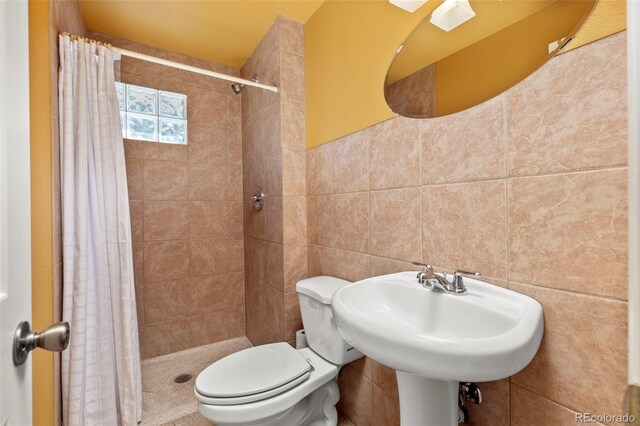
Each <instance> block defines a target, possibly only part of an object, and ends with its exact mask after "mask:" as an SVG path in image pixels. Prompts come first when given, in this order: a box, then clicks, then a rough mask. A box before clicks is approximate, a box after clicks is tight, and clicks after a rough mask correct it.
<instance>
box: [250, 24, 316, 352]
mask: <svg viewBox="0 0 640 426" xmlns="http://www.w3.org/2000/svg"><path fill="white" fill-rule="evenodd" d="M256 75H257V77H258V80H259V81H260V82H262V83H265V84H270V85H276V86H278V88H279V92H278V93H272V92H268V91H265V90H260V89H255V88H251V87H245V88H244V90H243V92H242V137H243V153H242V155H243V164H244V171H245V173H244V199H245V203H244V214H245V218H244V223H245V265H246V271H245V272H246V295H247V296H246V319H247V323H246V324H247V337H248V338H249V339H250V340H251V342H252V343H253V344H254V345H259V344H264V343H269V342H277V341H292V340H293V339H295V332H296V330H298V329H299V328H301V326H302V323H301V319H300V310H299V309H298V298H297V294H296V293H295V283H296V282H297V281H298V280H299V279H301V278H305V277H306V276H307V245H306V238H307V229H306V228H307V220H306V179H305V172H306V169H305V163H306V160H305V116H304V99H305V98H304V43H303V27H302V25H301V24H299V23H297V22H294V21H291V20H289V19H286V18H282V17H280V18H278V19H277V20H276V21H275V23H274V24H273V25H272V26H271V28H270V29H269V31H268V32H267V34H266V35H265V36H264V38H263V39H262V41H261V42H260V44H259V46H258V47H257V48H256V50H255V51H254V52H253V54H252V55H251V58H250V59H249V60H248V61H247V63H246V64H245V65H244V67H243V68H242V76H243V77H244V78H247V79H250V78H253V77H254V76H256ZM257 186H260V187H262V189H263V191H264V193H265V194H266V201H265V204H264V208H263V209H262V210H260V211H256V210H255V209H254V208H253V205H252V203H250V202H249V201H248V200H249V199H250V197H251V195H252V194H253V192H254V190H255V189H256V187H257Z"/></svg>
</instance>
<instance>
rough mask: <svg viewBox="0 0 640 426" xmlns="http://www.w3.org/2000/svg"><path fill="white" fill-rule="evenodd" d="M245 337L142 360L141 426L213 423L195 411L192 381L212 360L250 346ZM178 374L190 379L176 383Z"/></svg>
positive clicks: (196, 405) (196, 409) (197, 425)
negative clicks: (185, 375) (187, 375)
mask: <svg viewBox="0 0 640 426" xmlns="http://www.w3.org/2000/svg"><path fill="white" fill-rule="evenodd" d="M251 346H252V345H251V342H249V340H248V339H247V338H246V337H238V338H235V339H229V340H224V341H222V342H217V343H213V344H211V345H206V346H199V347H197V348H193V349H187V350H185V351H181V352H175V353H172V354H168V355H162V356H157V357H154V358H149V359H145V360H143V361H142V422H141V423H140V425H142V426H158V425H163V426H168V425H180V426H186V425H188V426H205V425H213V423H211V422H209V421H207V420H206V419H205V418H204V417H202V416H201V415H200V413H198V404H197V402H196V398H195V396H194V395H193V385H194V382H195V380H196V377H197V376H198V374H199V373H200V372H201V371H202V370H204V369H205V368H207V367H208V366H209V365H211V364H212V363H213V362H215V361H217V360H219V359H220V358H223V357H225V356H227V355H229V354H232V353H234V352H238V351H241V350H242V349H246V348H250V347H251ZM180 374H190V375H191V376H192V378H191V380H189V381H187V382H185V383H176V382H174V378H176V377H177V376H179V375H180Z"/></svg>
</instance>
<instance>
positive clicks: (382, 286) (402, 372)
mask: <svg viewBox="0 0 640 426" xmlns="http://www.w3.org/2000/svg"><path fill="white" fill-rule="evenodd" d="M416 274H417V272H401V273H397V274H391V275H384V276H380V277H374V278H370V279H366V280H363V281H358V282H356V283H354V284H351V285H349V286H346V287H343V288H342V289H340V290H338V291H337V292H336V294H335V295H334V297H333V300H332V308H333V318H334V321H335V323H336V325H337V327H338V330H339V331H340V333H341V334H342V336H343V338H344V339H345V340H347V341H348V342H349V343H350V344H352V345H353V346H354V347H355V348H356V349H358V350H359V351H361V352H362V353H364V354H365V355H367V356H369V357H370V358H372V359H374V360H376V361H378V362H380V363H382V364H384V365H386V366H388V367H391V368H394V369H395V370H396V371H397V372H398V373H397V374H398V385H399V387H400V406H401V410H400V411H401V417H402V419H401V421H402V424H407V425H410V424H423V425H424V424H434V425H436V424H437V425H444V424H456V423H457V392H458V382H482V381H491V380H498V379H502V378H505V377H509V376H511V375H513V374H515V373H517V372H518V371H520V370H522V369H523V368H524V367H525V366H526V365H527V364H528V363H529V362H530V361H531V360H532V359H533V357H534V355H535V354H536V352H537V350H538V347H539V346H540V341H541V340H542V334H543V315H542V307H541V306H540V304H539V303H538V302H537V301H535V300H534V299H532V298H530V297H528V296H525V295H522V294H519V293H516V292H514V291H511V290H508V289H505V288H502V287H498V286H495V285H492V284H488V283H485V282H482V281H480V280H476V279H471V278H465V279H464V282H465V285H466V287H467V293H466V294H464V295H453V294H446V293H439V292H435V291H432V290H430V289H427V288H424V287H422V286H421V285H420V284H418V282H417V279H416ZM403 386H404V387H405V389H404V392H403ZM424 392H427V393H431V395H430V396H424V395H422V396H421V397H418V396H417V395H415V394H416V393H420V394H424ZM403 394H404V396H406V398H404V399H405V400H404V401H403ZM412 394H413V395H412ZM443 395H446V396H447V397H446V398H445V399H446V401H443V400H442V398H443ZM407 398H408V399H409V400H407ZM416 398H417V400H416V401H415V403H416V404H418V405H419V406H416V407H413V406H412V407H411V410H412V411H413V414H412V416H411V417H407V416H408V414H407V415H405V411H406V410H404V409H403V408H406V409H409V408H408V406H407V404H409V405H412V402H411V401H410V400H411V399H416ZM425 398H426V399H427V400H431V401H434V406H433V407H431V408H430V409H431V411H432V412H431V413H422V417H420V416H418V417H415V412H416V410H418V411H424V410H425V409H427V408H428V407H426V406H428V405H429V404H425V402H424V401H425ZM403 403H404V404H403ZM403 406H404V407H403ZM445 406H446V407H447V410H449V411H454V413H444V414H445V415H444V417H442V416H440V417H438V415H437V414H438V413H435V412H433V411H434V410H435V411H441V409H442V408H443V407H445ZM425 416H426V417H425ZM453 417H455V419H454V418H453ZM434 419H435V420H434ZM454 420H455V422H454Z"/></svg>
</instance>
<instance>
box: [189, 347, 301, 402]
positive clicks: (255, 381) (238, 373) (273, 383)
mask: <svg viewBox="0 0 640 426" xmlns="http://www.w3.org/2000/svg"><path fill="white" fill-rule="evenodd" d="M310 370H311V366H310V365H309V362H307V360H306V359H305V358H304V357H303V356H302V355H301V354H300V352H298V351H297V350H295V349H294V348H292V347H291V346H290V345H289V344H287V343H272V344H268V345H262V346H256V347H253V348H249V349H245V350H242V351H240V352H236V353H234V354H231V355H229V356H227V357H225V358H223V359H221V360H219V361H217V362H215V363H213V364H212V365H210V366H209V367H207V368H206V369H205V370H204V371H203V372H202V373H200V374H199V375H198V377H197V379H196V383H195V390H196V392H197V394H199V398H198V399H200V400H201V402H203V403H205V404H214V405H236V404H246V403H249V402H255V401H260V400H263V399H266V398H269V397H272V396H274V395H278V394H280V393H282V392H285V391H287V390H289V389H291V388H293V387H296V386H298V385H299V384H300V383H303V382H304V381H306V380H307V379H308V378H309V374H310Z"/></svg>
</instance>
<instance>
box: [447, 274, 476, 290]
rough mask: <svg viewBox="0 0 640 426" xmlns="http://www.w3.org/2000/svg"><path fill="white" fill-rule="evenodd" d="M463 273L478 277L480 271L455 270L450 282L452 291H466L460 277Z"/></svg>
mask: <svg viewBox="0 0 640 426" xmlns="http://www.w3.org/2000/svg"><path fill="white" fill-rule="evenodd" d="M463 275H466V276H471V277H479V276H480V272H469V271H461V270H456V271H455V272H454V273H453V282H452V283H451V286H452V291H453V292H454V293H457V294H464V293H466V292H467V288H466V286H465V285H464V280H463V279H462V276H463Z"/></svg>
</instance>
